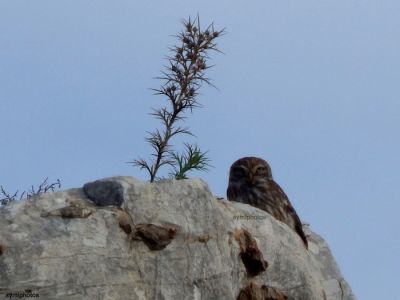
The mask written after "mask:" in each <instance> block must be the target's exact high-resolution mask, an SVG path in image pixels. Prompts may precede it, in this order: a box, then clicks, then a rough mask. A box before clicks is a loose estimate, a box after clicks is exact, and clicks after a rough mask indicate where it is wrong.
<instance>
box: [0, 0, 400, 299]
mask: <svg viewBox="0 0 400 300" xmlns="http://www.w3.org/2000/svg"><path fill="white" fill-rule="evenodd" d="M197 13H199V14H200V16H201V18H202V21H203V23H204V24H205V23H208V22H211V21H214V22H215V25H216V27H217V28H222V27H226V29H227V32H228V34H227V35H226V36H224V37H222V38H221V39H220V43H219V45H220V48H221V50H223V51H224V52H225V54H224V55H220V54H212V57H213V63H214V64H216V67H215V68H214V69H212V70H210V72H209V76H210V77H212V78H213V83H214V84H215V85H217V86H218V88H219V90H216V89H213V88H210V87H205V88H204V89H203V90H202V93H203V95H202V96H201V97H200V98H199V101H200V102H201V103H202V104H203V105H204V108H202V109H199V110H196V111H194V114H193V116H191V117H190V118H188V120H187V125H189V126H190V127H191V129H192V131H193V132H194V133H195V134H196V135H197V137H198V143H199V144H200V146H201V147H202V148H204V149H205V150H209V156H210V158H211V159H212V164H213V165H214V166H215V168H213V169H212V170H211V171H210V172H209V173H198V174H193V176H198V177H201V178H203V179H204V180H205V181H207V182H208V183H209V185H210V188H211V189H212V191H213V193H214V194H216V195H220V196H222V195H225V190H226V186H227V176H228V170H229V166H230V164H231V163H232V162H233V161H234V160H236V159H238V158H240V157H242V156H245V155H255V156H260V157H263V158H265V159H267V160H268V161H269V162H270V164H271V166H272V169H273V173H274V176H275V179H276V180H277V181H278V183H280V185H281V186H282V187H283V188H284V190H285V191H287V193H288V195H289V197H290V199H291V201H292V203H293V205H294V206H295V208H296V209H297V211H298V213H299V215H300V216H301V218H302V219H303V220H304V221H307V222H309V223H310V224H311V227H312V228H313V229H314V230H315V231H316V232H318V233H319V234H321V235H322V236H323V237H324V238H325V239H326V240H327V241H328V243H329V244H330V246H331V249H332V251H333V253H334V255H335V257H336V259H337V261H338V263H339V265H340V267H341V270H342V272H343V273H344V275H345V277H346V279H347V280H348V281H349V283H350V285H351V286H352V288H353V290H354V292H355V294H356V295H357V296H358V298H359V299H394V295H397V294H398V292H397V290H396V288H397V284H398V279H399V267H400V265H399V254H400V242H399V241H398V239H399V234H398V229H399V225H400V218H399V217H398V211H399V209H400V204H399V199H400V192H399V187H398V186H399V175H398V170H399V168H400V159H399V153H400V142H399V133H398V132H399V125H400V104H399V96H400V84H399V78H400V58H399V53H400V38H399V36H400V3H399V2H398V1H388V0H386V1H367V0H363V1H361V0H359V1H351V0H350V1H349V0H346V1H342V0H335V1H321V0H315V1H309V0H305V1H285V0H284V1H266V0H263V1H261V0H259V1H227V0H225V1H210V0H203V1H187V0H186V1H183V0H182V1H177V0H175V1H141V2H139V1H85V0H80V1H61V0H59V1H53V0H52V1H50V0H49V1H40V0H38V1H18V0H13V1H5V0H3V1H1V2H0V45H1V46H0V112H1V118H0V128H1V147H0V170H1V172H0V184H1V185H3V186H4V187H5V188H6V189H8V190H9V191H14V190H16V189H27V188H29V187H30V185H31V184H38V183H40V182H41V180H42V179H43V178H45V177H47V176H48V177H49V178H50V179H51V180H55V179H57V178H60V179H61V181H62V184H63V188H72V187H79V186H82V185H83V184H84V183H86V182H88V181H91V180H94V179H98V178H102V177H108V176H113V175H132V176H135V177H138V178H141V179H147V175H146V174H145V173H143V172H140V171H139V170H138V169H135V168H133V167H131V166H130V165H128V164H126V163H125V162H127V161H129V160H131V159H133V158H137V157H138V156H147V155H148V154H149V151H150V149H149V147H148V145H146V143H145V141H144V139H143V138H144V136H145V131H147V130H152V129H153V128H154V126H156V125H157V124H158V123H157V122H156V121H155V120H152V119H151V118H150V117H149V116H148V115H147V113H148V112H150V108H151V107H160V106H161V105H163V104H164V102H163V99H162V98H160V97H155V96H152V95H151V91H150V90H149V88H153V87H155V88H156V87H158V85H159V83H158V82H157V81H156V80H153V79H152V78H153V77H156V76H158V75H159V74H160V73H159V71H160V70H161V69H162V65H163V64H164V63H165V61H163V57H164V56H165V55H167V54H168V51H167V47H168V46H170V45H172V44H174V42H175V40H174V38H173V37H172V36H171V35H173V34H175V33H177V32H178V31H179V30H180V28H181V24H180V21H181V20H182V19H183V18H186V17H188V16H189V15H192V16H195V15H196V14H197Z"/></svg>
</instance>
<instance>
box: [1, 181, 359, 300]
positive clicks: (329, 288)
mask: <svg viewBox="0 0 400 300" xmlns="http://www.w3.org/2000/svg"><path fill="white" fill-rule="evenodd" d="M103 185H104V186H103ZM114 189H115V190H114ZM94 203H95V204H97V205H98V206H96V205H94ZM110 205H111V206H110ZM71 206H72V207H78V208H80V209H81V210H80V211H81V212H82V211H86V210H90V211H91V214H89V215H87V216H86V217H74V218H66V216H67V215H69V214H64V213H61V211H62V210H63V208H65V207H71ZM73 210H75V209H73ZM76 211H78V210H76ZM43 212H52V214H53V215H52V216H51V217H50V214H49V215H48V217H42V216H41V215H42V213H43ZM55 212H57V213H55ZM73 214H75V213H73ZM78 215H79V214H78ZM83 215H85V214H83ZM237 216H265V218H260V219H257V220H255V219H254V218H247V219H246V218H235V217H237ZM0 228H1V230H0V244H1V245H3V246H2V247H1V254H0V298H1V297H3V298H6V295H7V294H8V293H18V292H20V293H22V292H24V291H26V290H29V291H31V292H32V293H33V294H38V295H39V297H40V299H137V300H139V299H184V300H185V299H188V300H189V299H219V300H225V299H247V298H238V297H244V296H245V295H246V294H248V292H247V291H248V290H251V291H256V290H260V291H261V295H264V296H265V293H267V295H272V296H268V297H275V296H276V295H275V296H273V291H275V292H276V294H277V295H280V294H279V293H281V294H282V295H286V296H287V297H288V299H295V300H303V299H304V300H313V299H315V300H321V299H325V298H324V297H326V299H328V300H333V299H338V300H339V299H340V300H343V299H355V298H354V296H353V295H352V293H351V289H350V287H349V286H348V285H347V283H346V281H345V280H344V278H343V277H342V275H341V274H340V271H339V269H338V268H337V265H336V263H335V261H334V259H333V257H332V255H331V253H330V251H329V248H328V246H327V245H326V243H325V242H324V241H323V240H322V239H321V238H320V237H319V236H317V235H316V234H314V233H313V232H312V231H311V230H310V229H309V228H307V227H305V228H304V230H305V232H306V234H307V237H308V241H309V250H308V251H307V250H306V249H305V247H304V246H303V244H302V241H301V240H300V239H298V237H297V236H296V233H294V232H293V231H292V230H290V228H288V227H287V226H286V225H285V224H283V223H281V222H279V221H277V220H275V219H274V218H273V217H271V216H270V215H269V214H268V213H266V212H264V211H261V210H259V209H257V208H254V207H251V206H249V205H246V204H241V203H236V202H229V201H226V200H217V199H215V198H214V197H213V195H212V194H211V193H210V191H209V189H208V187H207V185H206V184H205V183H204V182H203V181H201V180H198V179H193V180H180V181H175V180H165V181H160V182H157V183H144V182H141V181H138V180H136V179H134V178H130V177H116V178H107V179H103V180H99V181H95V182H94V183H90V184H86V185H85V186H84V188H82V189H70V190H66V191H62V192H55V193H46V194H43V195H41V196H40V197H33V198H31V199H29V200H26V201H15V202H12V203H9V204H8V205H6V206H4V207H2V208H0ZM235 232H236V237H237V236H238V233H242V234H244V236H242V235H241V234H239V239H235V234H234V233H235ZM245 232H248V233H249V235H250V236H251V237H249V236H247V235H246V233H245ZM241 241H242V245H241V244H240V243H241ZM243 241H244V244H243ZM4 245H6V246H7V247H6V248H5V247H4ZM248 246H249V247H248ZM256 248H257V249H258V250H259V253H258V252H257V251H256V250H255V249H256ZM4 249H6V251H4ZM246 249H250V250H251V249H253V250H254V251H255V252H254V253H255V254H254V255H255V256H257V255H259V261H263V260H265V261H268V268H267V269H266V270H265V271H264V272H260V273H259V274H258V275H257V276H252V277H249V276H248V273H247V270H246V267H245V265H244V264H243V261H242V258H241V253H243V252H244V253H246V251H249V250H246ZM253 250H251V251H253ZM251 251H250V252H251ZM256 253H258V254H257V255H256ZM260 254H261V255H262V256H261V255H260ZM250 257H252V256H251V255H250ZM243 293H244V294H243ZM257 293H258V292H256V294H257ZM241 295H244V296H241ZM276 297H277V296H276ZM250 299H252V298H250ZM255 299H258V298H255ZM264 299H274V298H264ZM277 299H279V298H277Z"/></svg>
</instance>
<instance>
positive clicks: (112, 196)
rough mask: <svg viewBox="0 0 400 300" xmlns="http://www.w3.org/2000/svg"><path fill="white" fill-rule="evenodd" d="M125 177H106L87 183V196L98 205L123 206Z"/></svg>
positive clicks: (85, 190)
mask: <svg viewBox="0 0 400 300" xmlns="http://www.w3.org/2000/svg"><path fill="white" fill-rule="evenodd" d="M124 183H125V182H124V177H114V178H105V179H101V180H96V181H93V182H89V183H86V184H85V185H84V186H83V190H84V192H85V194H86V196H87V197H88V198H89V199H90V200H92V201H93V202H94V203H95V204H96V205H98V206H107V205H113V206H121V205H122V203H123V202H124Z"/></svg>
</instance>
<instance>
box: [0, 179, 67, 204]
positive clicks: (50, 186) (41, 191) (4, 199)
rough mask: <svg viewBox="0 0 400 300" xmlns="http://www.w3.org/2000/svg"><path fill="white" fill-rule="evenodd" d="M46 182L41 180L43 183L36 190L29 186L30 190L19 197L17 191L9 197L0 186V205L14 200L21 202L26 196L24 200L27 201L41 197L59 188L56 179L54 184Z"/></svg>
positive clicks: (59, 184)
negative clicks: (34, 197)
mask: <svg viewBox="0 0 400 300" xmlns="http://www.w3.org/2000/svg"><path fill="white" fill-rule="evenodd" d="M47 180H48V178H46V179H45V180H43V182H42V183H41V184H39V186H38V187H37V188H36V189H35V187H34V186H31V189H30V190H29V191H28V192H27V191H24V192H22V193H21V195H19V196H18V193H19V191H16V192H15V193H14V194H12V195H11V194H9V193H8V192H6V191H5V190H4V188H3V186H0V193H1V195H2V196H1V197H2V198H0V205H6V204H7V203H9V202H11V201H15V200H22V199H24V196H26V198H27V199H29V198H32V197H33V196H36V195H41V194H44V193H47V192H49V191H52V192H54V190H55V189H58V188H61V181H60V179H57V181H56V182H54V183H51V184H47Z"/></svg>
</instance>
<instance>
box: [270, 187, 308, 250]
mask: <svg viewBox="0 0 400 300" xmlns="http://www.w3.org/2000/svg"><path fill="white" fill-rule="evenodd" d="M270 184H271V186H272V189H273V190H274V191H276V192H277V193H278V195H277V196H278V197H279V199H282V200H283V209H284V211H285V213H286V214H287V215H288V216H286V217H290V218H291V219H292V221H293V223H294V230H295V231H296V232H297V234H298V235H299V236H300V237H301V239H302V240H303V242H304V245H305V246H306V248H307V249H308V241H307V238H306V235H305V234H304V231H303V226H302V224H301V221H300V218H299V216H298V215H297V213H296V211H295V210H294V208H293V206H292V204H291V203H290V201H289V198H288V196H287V195H286V194H285V192H284V191H283V190H282V188H281V187H280V186H279V184H277V183H276V182H275V181H274V180H271V182H270Z"/></svg>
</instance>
